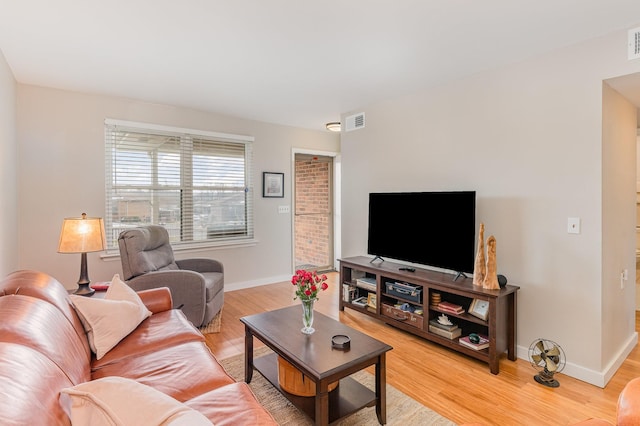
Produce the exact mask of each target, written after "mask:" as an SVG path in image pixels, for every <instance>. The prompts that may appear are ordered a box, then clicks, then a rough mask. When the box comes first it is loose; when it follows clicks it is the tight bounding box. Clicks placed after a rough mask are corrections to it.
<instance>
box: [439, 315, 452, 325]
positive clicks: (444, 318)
mask: <svg viewBox="0 0 640 426" xmlns="http://www.w3.org/2000/svg"><path fill="white" fill-rule="evenodd" d="M437 321H438V322H439V323H440V324H442V325H453V323H452V322H451V320H450V319H449V317H448V316H446V315H445V314H442V315H440V316H439V317H438V320H437Z"/></svg>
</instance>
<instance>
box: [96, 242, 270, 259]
mask: <svg viewBox="0 0 640 426" xmlns="http://www.w3.org/2000/svg"><path fill="white" fill-rule="evenodd" d="M256 244H258V240H256V239H255V238H251V239H248V240H236V241H216V242H206V243H185V244H175V245H173V244H172V245H171V248H172V249H173V251H174V252H175V253H179V252H183V253H189V252H192V253H195V252H199V251H209V250H221V249H227V248H239V247H250V246H255V245H256ZM100 258H101V259H102V260H104V261H110V260H116V259H119V258H120V252H119V251H117V250H110V251H106V252H104V253H102V254H101V255H100Z"/></svg>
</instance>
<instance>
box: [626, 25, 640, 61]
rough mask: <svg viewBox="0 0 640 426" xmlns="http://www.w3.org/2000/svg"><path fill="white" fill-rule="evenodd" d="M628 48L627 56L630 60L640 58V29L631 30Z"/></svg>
mask: <svg viewBox="0 0 640 426" xmlns="http://www.w3.org/2000/svg"><path fill="white" fill-rule="evenodd" d="M628 46H629V49H628V53H627V56H628V58H629V60H632V59H638V58H640V28H634V29H632V30H629V44H628Z"/></svg>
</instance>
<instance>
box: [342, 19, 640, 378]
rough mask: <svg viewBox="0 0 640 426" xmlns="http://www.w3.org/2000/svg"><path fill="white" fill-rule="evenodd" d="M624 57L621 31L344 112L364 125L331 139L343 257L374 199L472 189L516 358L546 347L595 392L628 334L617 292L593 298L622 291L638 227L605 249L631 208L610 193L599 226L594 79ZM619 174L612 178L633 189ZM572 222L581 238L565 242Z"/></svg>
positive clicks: (599, 87) (361, 248) (636, 64)
mask: <svg viewBox="0 0 640 426" xmlns="http://www.w3.org/2000/svg"><path fill="white" fill-rule="evenodd" d="M625 48H626V31H620V32H617V33H614V34H611V35H609V36H606V37H603V38H600V39H596V40H592V41H589V42H587V43H583V44H580V45H577V46H573V47H570V48H566V49H562V50H558V51H556V52H553V53H550V54H547V55H544V56H541V57H538V58H535V59H533V60H529V61H526V62H522V63H518V64H513V65H511V66H507V67H502V68H500V69H497V70H492V71H487V72H483V73H479V74H477V75H474V76H471V77H468V78H465V79H462V80H460V81H456V82H455V83H453V84H449V85H446V86H442V87H437V88H433V89H430V90H423V91H419V92H416V93H414V94H412V95H409V96H406V97H401V98H397V99H391V100H387V101H385V102H380V103H376V104H373V105H367V106H364V107H362V108H358V109H356V110H354V111H350V112H348V113H346V114H344V115H343V119H344V116H348V115H350V114H352V113H356V112H361V111H363V112H365V113H366V127H365V128H364V129H362V130H358V131H353V132H343V134H342V151H341V153H342V164H343V178H342V182H343V185H342V191H343V196H342V203H343V206H342V229H343V238H342V251H343V255H344V256H351V255H360V254H365V253H366V244H367V194H368V193H369V192H371V191H383V190H384V191H429V190H475V191H477V212H476V216H477V222H478V223H479V222H483V223H484V224H485V227H486V228H485V234H486V235H487V236H488V235H492V234H493V235H495V237H496V239H497V255H498V270H499V273H502V274H504V275H506V276H507V277H508V279H509V282H510V283H512V284H515V285H518V286H520V288H521V289H520V292H519V294H518V298H519V303H518V328H517V333H518V334H517V343H518V356H519V357H521V358H524V359H528V348H529V346H530V344H531V343H532V342H533V341H534V340H535V339H537V338H540V337H542V338H547V339H551V340H554V341H556V342H557V343H559V344H560V345H561V346H562V347H563V348H564V350H565V352H566V354H567V356H568V360H567V361H568V364H567V367H566V368H565V371H564V372H565V373H566V374H569V375H572V376H574V377H577V378H580V379H583V380H585V381H588V382H590V383H594V384H597V385H603V384H604V383H605V382H606V381H607V380H608V378H609V377H610V374H611V372H612V371H615V363H616V362H617V361H619V360H620V359H621V358H622V357H624V356H625V354H626V352H627V351H628V350H630V345H632V344H633V343H634V342H635V339H636V338H637V336H636V335H635V332H634V331H633V330H632V329H630V328H629V327H628V322H629V321H632V319H633V318H634V311H633V308H632V307H631V305H630V304H629V303H627V301H626V300H627V299H626V298H627V296H628V295H627V294H626V293H627V292H626V291H625V292H620V291H619V290H616V291H613V287H611V288H609V287H607V288H606V289H605V288H604V287H605V286H613V285H614V283H615V284H616V285H617V286H618V287H616V288H617V289H619V272H620V268H627V269H629V271H631V270H632V269H633V268H634V264H635V263H634V262H633V257H632V252H631V250H632V249H633V245H634V244H635V243H634V240H635V234H634V232H633V229H634V226H635V220H633V223H631V219H630V218H629V217H627V215H626V214H625V215H623V216H622V217H620V218H619V220H620V223H619V224H618V225H616V230H618V229H628V233H626V234H624V235H621V234H620V233H618V232H616V233H615V235H613V236H611V238H610V239H608V240H607V241H603V232H604V231H605V230H607V231H608V230H609V227H605V226H603V221H606V222H607V224H609V225H610V224H611V221H613V220H614V218H613V217H612V215H614V214H615V212H616V211H618V210H619V209H624V208H626V207H627V205H628V202H629V201H628V200H629V199H634V198H635V191H629V193H627V192H622V193H620V191H624V190H622V189H620V191H618V194H617V195H616V196H612V197H607V199H608V200H609V199H611V202H612V203H615V204H613V205H610V206H607V211H609V212H612V213H611V214H609V215H607V216H606V217H603V202H602V199H603V193H604V195H607V193H608V191H611V190H612V189H613V188H612V187H611V186H607V187H606V188H603V177H602V173H603V168H604V171H605V172H606V173H609V172H611V170H612V169H613V168H615V166H614V165H613V164H610V163H606V164H603V162H605V159H604V158H603V129H602V120H603V114H602V112H603V83H602V82H603V80H605V79H607V78H611V77H615V76H619V75H624V74H630V73H633V72H638V71H640V61H633V62H629V61H627V59H626V50H625ZM614 158H615V157H614ZM633 158H635V155H634V156H633ZM606 161H607V162H609V161H610V160H609V159H608V158H607V159H606ZM632 170H635V167H633V168H632ZM630 176H631V175H629V176H622V177H619V178H616V182H621V181H624V179H632V183H631V184H632V185H633V184H634V183H635V178H631V177H630ZM624 183H625V186H624V188H627V186H628V185H626V184H627V182H626V181H624ZM575 216H577V217H580V218H581V219H582V232H581V234H579V235H574V234H568V233H567V219H568V217H575ZM627 222H629V223H627ZM603 243H604V244H605V245H603ZM614 248H615V249H614ZM627 248H628V249H629V251H630V253H629V255H627V254H626V253H625V255H624V256H623V257H620V258H618V257H617V256H618V254H619V253H620V251H621V250H626V249H627ZM612 257H616V258H615V260H612ZM603 265H604V266H606V268H605V267H604V266H603ZM632 288H633V286H629V290H628V292H633V291H635V290H633V289H632ZM603 293H604V294H605V295H604V296H603ZM630 299H631V300H633V297H630ZM622 307H626V308H627V309H621V308H622ZM615 310H621V312H619V313H618V314H616V315H615V316H610V314H609V313H610V312H612V311H615ZM605 313H606V314H605ZM604 336H607V338H606V339H605V338H604ZM605 341H606V344H607V347H606V348H604V347H603V346H604V345H605Z"/></svg>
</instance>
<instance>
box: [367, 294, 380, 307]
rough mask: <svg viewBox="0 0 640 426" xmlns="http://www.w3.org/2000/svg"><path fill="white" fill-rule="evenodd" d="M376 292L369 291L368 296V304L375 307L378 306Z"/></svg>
mask: <svg viewBox="0 0 640 426" xmlns="http://www.w3.org/2000/svg"><path fill="white" fill-rule="evenodd" d="M376 299H377V298H376V294H375V293H369V295H368V296H367V306H368V307H370V308H373V309H375V308H376V306H377V305H378V303H377V300H376Z"/></svg>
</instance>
